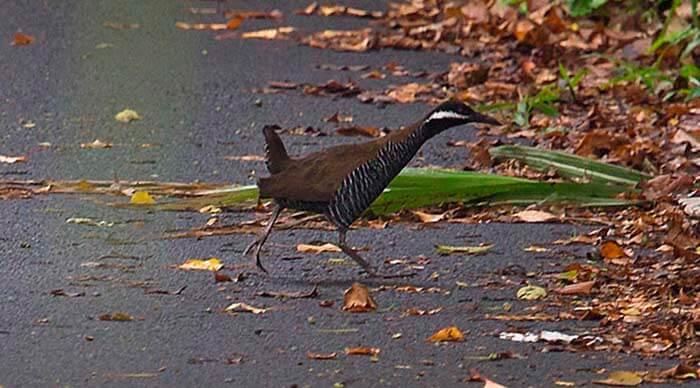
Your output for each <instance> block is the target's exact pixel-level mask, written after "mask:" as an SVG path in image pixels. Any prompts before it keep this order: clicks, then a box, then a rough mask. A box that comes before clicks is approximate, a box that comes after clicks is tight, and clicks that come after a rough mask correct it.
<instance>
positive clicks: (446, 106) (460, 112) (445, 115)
mask: <svg viewBox="0 0 700 388" xmlns="http://www.w3.org/2000/svg"><path fill="white" fill-rule="evenodd" d="M469 123H484V124H491V125H501V123H499V122H498V120H496V119H494V118H493V117H490V116H487V115H484V114H481V113H479V112H476V111H474V110H473V109H472V108H470V107H469V106H468V105H467V104H465V103H463V102H461V101H456V100H450V101H447V102H443V103H442V104H440V105H438V106H437V107H436V108H435V109H433V110H432V111H431V112H430V113H428V115H426V116H425V119H423V125H427V126H429V127H431V128H434V129H435V130H437V131H443V130H445V129H447V128H451V127H455V126H457V125H463V124H469Z"/></svg>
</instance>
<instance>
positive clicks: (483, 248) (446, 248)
mask: <svg viewBox="0 0 700 388" xmlns="http://www.w3.org/2000/svg"><path fill="white" fill-rule="evenodd" d="M491 247H493V244H488V245H480V246H477V247H455V246H450V245H436V246H435V249H437V251H438V253H442V254H446V255H451V254H453V253H466V254H469V255H476V254H480V253H485V252H487V251H488V250H489V249H491Z"/></svg>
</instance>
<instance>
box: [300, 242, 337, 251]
mask: <svg viewBox="0 0 700 388" xmlns="http://www.w3.org/2000/svg"><path fill="white" fill-rule="evenodd" d="M342 251H343V250H342V249H340V247H338V246H337V245H333V244H331V243H326V244H323V245H311V244H299V245H297V252H301V253H326V252H342Z"/></svg>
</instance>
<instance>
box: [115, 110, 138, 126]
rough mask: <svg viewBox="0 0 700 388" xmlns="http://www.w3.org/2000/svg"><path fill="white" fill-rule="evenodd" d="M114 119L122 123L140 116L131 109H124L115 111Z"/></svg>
mask: <svg viewBox="0 0 700 388" xmlns="http://www.w3.org/2000/svg"><path fill="white" fill-rule="evenodd" d="M114 119H115V120H117V121H121V122H122V123H129V122H132V121H134V120H141V116H139V114H138V113H136V111H134V110H131V109H124V110H123V111H121V112H119V113H117V114H116V115H115V116H114Z"/></svg>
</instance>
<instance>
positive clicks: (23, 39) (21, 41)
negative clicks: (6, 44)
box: [12, 32, 35, 46]
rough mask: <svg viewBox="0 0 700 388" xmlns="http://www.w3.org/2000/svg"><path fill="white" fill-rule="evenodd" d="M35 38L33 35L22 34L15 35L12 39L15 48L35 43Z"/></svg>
mask: <svg viewBox="0 0 700 388" xmlns="http://www.w3.org/2000/svg"><path fill="white" fill-rule="evenodd" d="M34 40H35V38H34V37H33V36H31V35H27V34H23V33H21V32H17V33H15V36H14V38H13V39H12V45H13V46H26V45H28V44H32V43H34Z"/></svg>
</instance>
